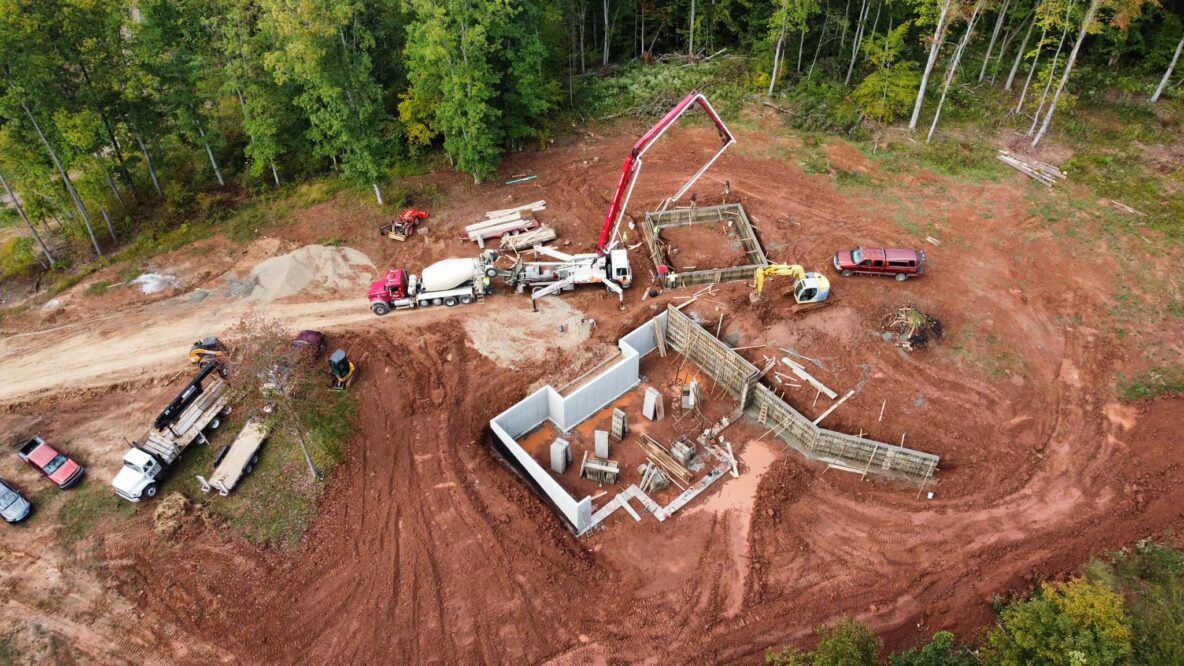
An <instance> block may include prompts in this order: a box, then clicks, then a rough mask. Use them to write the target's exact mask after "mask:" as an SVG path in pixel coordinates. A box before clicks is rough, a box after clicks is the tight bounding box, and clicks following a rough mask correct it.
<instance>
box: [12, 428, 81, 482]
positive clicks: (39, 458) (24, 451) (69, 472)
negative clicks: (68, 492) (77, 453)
mask: <svg viewBox="0 0 1184 666" xmlns="http://www.w3.org/2000/svg"><path fill="white" fill-rule="evenodd" d="M17 455H18V456H20V458H21V460H24V461H25V462H27V463H29V464H30V465H32V466H33V467H35V468H36V469H37V471H39V472H41V473H42V474H44V475H45V476H46V478H48V479H49V480H50V481H53V482H54V483H56V484H58V487H59V488H62V489H65V488H69V487H70V486H72V485H74V484H76V483H78V481H79V480H80V479H81V478H82V475H83V474H85V473H86V470H84V469H83V468H82V465H79V464H78V463H76V462H74V461H73V460H70V458H69V457H67V456H66V454H64V453H58V451H57V450H56V449H54V448H53V447H52V446H50V445H49V444H46V443H45V440H44V439H41V438H40V437H34V438H33V439H30V440H29V442H28V443H27V444H25V445H24V446H22V447H21V448H20V450H19V451H17Z"/></svg>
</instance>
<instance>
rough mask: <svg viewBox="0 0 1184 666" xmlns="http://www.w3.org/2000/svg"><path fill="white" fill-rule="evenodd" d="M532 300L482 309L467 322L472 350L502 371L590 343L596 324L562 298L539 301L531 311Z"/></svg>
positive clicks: (466, 329)
mask: <svg viewBox="0 0 1184 666" xmlns="http://www.w3.org/2000/svg"><path fill="white" fill-rule="evenodd" d="M529 301H530V299H521V300H518V301H517V303H516V304H514V305H506V306H499V307H497V308H493V309H485V308H483V309H481V310H478V312H479V313H480V314H479V315H478V314H477V313H474V314H473V316H467V317H465V319H464V324H463V325H464V328H465V332H466V333H468V334H469V340H471V341H472V343H473V348H474V349H476V350H477V351H478V352H480V353H481V355H482V356H485V357H486V358H488V359H489V360H491V361H493V362H494V363H496V364H498V365H500V366H502V367H503V368H515V367H518V366H519V365H521V364H522V363H529V362H534V361H541V360H543V359H544V358H547V357H548V355H551V354H552V353H554V350H555V348H559V349H573V348H575V347H578V346H580V345H582V344H583V343H584V342H585V341H587V340H588V337H589V335H591V333H592V328H593V327H594V326H595V325H596V324H595V322H594V321H592V320H591V319H588V318H587V317H585V316H584V315H583V313H581V312H580V311H579V310H577V309H575V308H573V307H572V306H571V305H570V304H569V303H568V302H567V301H565V300H563V299H562V298H556V297H551V298H544V299H541V300H539V302H538V306H539V311H538V312H531V309H530V304H529Z"/></svg>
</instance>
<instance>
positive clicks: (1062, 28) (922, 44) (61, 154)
mask: <svg viewBox="0 0 1184 666" xmlns="http://www.w3.org/2000/svg"><path fill="white" fill-rule="evenodd" d="M1173 2H1174V3H1175V4H1172V3H1173ZM1182 11H1184V10H1182V8H1181V6H1180V5H1179V2H1178V0H1163V2H1162V4H1161V2H1160V1H1159V0H713V1H712V2H703V0H671V1H660V0H599V1H598V2H597V1H592V0H561V1H559V2H540V1H537V0H372V1H371V2H361V1H360V0H0V85H2V88H0V177H2V179H0V186H2V188H3V191H4V192H6V193H7V194H8V195H9V196H10V198H12V199H15V200H18V201H19V202H21V204H23V205H22V206H20V207H19V208H18V209H15V212H16V214H17V215H19V216H20V219H21V220H23V222H24V223H25V224H27V225H28V227H29V229H30V230H31V231H32V233H33V234H34V235H37V234H38V233H40V234H44V235H49V234H58V235H67V236H69V235H73V236H74V237H76V238H77V239H79V240H80V241H81V242H84V243H86V244H87V245H89V246H91V247H92V248H93V250H94V252H95V253H96V254H100V255H101V254H102V247H101V239H102V238H104V235H105V234H109V235H110V237H111V239H112V240H113V241H114V239H115V235H116V225H113V223H112V217H117V216H118V215H121V214H126V211H128V210H130V209H131V208H133V207H134V206H135V202H138V201H146V200H150V199H152V198H156V199H157V200H161V199H163V200H179V199H184V198H185V197H186V196H192V194H193V192H195V191H197V190H200V189H208V188H212V187H222V186H225V184H226V182H227V180H228V179H231V178H234V179H238V180H239V181H241V182H246V183H248V184H249V185H250V186H252V187H262V186H264V185H270V186H279V185H281V184H282V183H285V182H291V181H297V180H301V179H304V178H306V177H308V176H310V175H313V174H319V173H324V172H325V171H329V170H332V171H336V172H338V173H340V174H341V175H342V176H343V177H344V178H346V179H347V180H349V181H350V182H353V183H355V184H358V185H362V186H365V187H368V188H371V189H372V190H373V193H374V196H375V198H376V200H377V201H378V203H379V204H382V203H383V190H382V183H383V182H385V181H386V180H388V179H389V175H390V174H391V173H392V171H391V170H392V169H397V168H398V165H399V163H400V162H401V161H403V160H405V159H407V158H408V157H410V156H415V155H416V154H417V153H419V152H421V151H424V150H438V151H441V152H442V154H443V155H445V156H446V157H447V159H448V161H449V163H450V164H451V165H453V166H454V167H455V168H456V169H458V170H460V171H463V172H465V173H468V174H471V175H472V176H473V177H474V178H475V179H477V180H481V179H482V178H484V177H486V176H488V175H489V174H490V173H492V171H493V170H494V169H495V168H496V167H497V164H498V162H499V159H500V157H501V155H502V154H503V153H504V152H505V151H506V150H511V149H514V148H518V147H523V146H528V145H532V143H533V144H535V145H537V144H540V143H542V142H545V141H546V140H548V139H549V138H550V137H551V136H552V135H553V134H554V133H555V132H556V131H557V129H556V128H559V127H562V126H563V123H562V122H561V121H563V120H566V119H569V118H577V119H580V118H586V117H587V116H588V114H587V110H588V109H590V108H604V107H605V106H606V105H607V106H611V104H612V101H611V100H608V101H607V102H606V100H605V99H602V97H603V96H605V95H611V94H612V91H613V88H612V87H611V86H605V85H596V82H597V81H603V80H605V79H604V77H606V76H607V77H611V76H612V74H613V72H614V71H615V70H616V68H619V67H621V66H622V65H627V66H628V67H629V68H637V67H647V66H652V65H651V63H655V62H656V61H664V62H671V61H673V62H677V63H680V65H681V64H687V65H689V64H691V63H694V62H696V61H702V60H707V59H711V58H712V57H716V58H723V57H731V58H737V57H738V58H739V60H740V62H741V65H740V68H739V76H738V80H733V81H732V82H731V83H732V85H741V86H744V87H745V88H746V90H747V91H748V92H749V93H751V94H767V95H770V96H772V95H777V94H781V93H783V92H785V91H790V90H795V89H798V88H799V87H800V86H801V84H802V82H808V83H810V84H811V85H818V84H819V82H822V83H824V84H825V86H826V88H827V90H829V91H831V92H832V93H833V91H834V90H836V89H838V90H840V91H841V94H842V96H843V99H844V103H845V104H846V105H848V108H852V109H855V110H856V111H857V118H856V120H857V122H872V123H893V122H902V123H903V122H907V124H908V127H909V128H911V129H914V130H917V131H918V132H919V133H920V134H923V135H924V136H925V138H927V139H932V138H933V137H934V133H935V130H936V128H937V127H938V125H939V122H940V119H941V114H942V110H943V107H944V106H945V105H946V104H947V101H948V100H951V99H956V98H957V97H958V94H959V93H958V92H957V91H958V90H959V88H960V87H965V86H967V85H970V86H992V87H994V88H996V89H1002V90H1005V91H1010V96H1009V97H1007V99H1008V100H1010V101H1008V102H1007V103H1008V104H1009V105H1014V110H1013V112H1014V113H1015V114H1017V115H1018V116H1022V117H1023V118H1025V119H1030V121H1031V122H1030V124H1029V125H1028V127H1027V128H1026V129H1027V134H1028V135H1029V136H1030V137H1031V141H1032V143H1033V145H1036V144H1038V143H1039V142H1040V141H1041V140H1042V138H1043V137H1045V136H1046V135H1047V133H1048V131H1049V129H1050V127H1051V126H1052V124H1053V119H1054V118H1055V117H1056V112H1057V110H1058V109H1064V108H1065V107H1066V106H1067V105H1069V104H1072V103H1073V102H1074V101H1075V97H1074V95H1073V89H1074V88H1073V85H1072V81H1073V72H1074V70H1075V68H1079V67H1080V66H1081V65H1082V63H1086V64H1089V65H1090V66H1100V67H1106V68H1112V69H1115V70H1121V71H1126V72H1129V73H1130V74H1131V76H1132V78H1133V79H1136V80H1139V81H1146V82H1147V84H1146V86H1145V87H1146V88H1147V90H1146V91H1145V93H1144V94H1145V96H1146V97H1147V98H1148V100H1149V101H1151V102H1153V101H1155V100H1158V99H1159V98H1161V97H1162V96H1164V95H1170V94H1171V92H1172V91H1174V90H1175V89H1176V88H1177V86H1178V85H1179V84H1178V83H1177V78H1178V77H1175V76H1174V75H1173V73H1174V68H1175V66H1176V63H1177V61H1178V60H1179V57H1180V52H1181V48H1182V47H1184V21H1182V20H1181V14H1182ZM1156 81H1158V85H1154V83H1155V82H1156ZM661 110H664V109H658V108H655V109H654V111H661ZM14 193H15V194H14ZM5 212H6V213H7V212H8V211H5ZM51 221H52V222H53V223H55V224H56V227H57V229H56V230H54V228H53V227H51V226H50V224H49V223H50V222H51ZM37 240H38V242H41V240H42V239H41V238H40V236H38V238H37ZM41 245H42V247H43V254H44V255H45V259H46V260H48V261H50V262H51V261H53V259H54V257H53V255H52V249H51V247H52V245H53V244H52V243H50V244H45V243H41Z"/></svg>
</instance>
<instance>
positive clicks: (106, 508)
mask: <svg viewBox="0 0 1184 666" xmlns="http://www.w3.org/2000/svg"><path fill="white" fill-rule="evenodd" d="M62 492H66V493H69V496H68V499H67V500H66V502H65V503H64V504H62V506H61V507H60V508H59V509H58V521H59V522H60V523H61V529H60V530H59V531H58V538H59V539H60V540H61V541H62V542H63V543H64V544H66V545H72V544H74V543H77V542H78V541H80V540H82V539H83V538H85V537H86V536H88V535H89V534H90V533H91V532H92V531H93V530H94V529H95V528H96V527H98V526H99V525H101V524H102V523H103V522H104V521H108V520H111V521H115V522H122V521H124V520H127V519H128V518H130V517H131V515H132V514H133V513H135V511H136V507H135V505H134V504H132V503H131V502H128V501H126V500H123V499H120V498H119V496H117V495H116V494H115V493H114V492H112V491H111V489H110V488H108V487H107V486H106V485H105V484H102V483H99V482H97V481H95V480H94V479H86V480H84V481H83V482H82V485H81V486H79V487H77V488H74V489H71V490H68V491H62Z"/></svg>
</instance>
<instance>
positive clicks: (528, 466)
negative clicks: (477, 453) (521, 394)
mask: <svg viewBox="0 0 1184 666" xmlns="http://www.w3.org/2000/svg"><path fill="white" fill-rule="evenodd" d="M654 322H657V324H658V326H661V327H662V329H663V330H665V326H666V313H665V312H663V313H661V314H660V315H658V316H657V317H655V318H654V319H650V320H647V321H646V322H645V323H644V324H642V325H641V326H639V327H638V328H636V329H634V330H633V331H631V332H630V333H629V334H628V335H626V336H625V337H623V338H621V339H620V340H618V341H617V345H618V346H619V347H620V348H621V360H619V361H617V362H616V363H614V364H612V365H611V366H609V367H608V368H607V369H605V370H604V371H602V372H601V373H600V374H598V375H596V376H595V377H593V378H591V379H590V380H588V382H587V383H585V384H584V385H583V386H581V387H580V388H578V389H576V390H575V391H572V392H571V393H570V394H569V395H567V396H564V395H561V394H560V393H559V392H558V391H556V390H555V389H554V388H552V387H551V386H550V385H548V386H544V387H543V388H541V389H539V390H538V391H535V392H534V393H532V394H530V395H529V396H527V397H526V398H524V399H522V400H521V401H519V402H518V403H515V404H514V405H513V406H512V407H510V408H509V409H507V410H506V411H504V412H502V413H501V414H498V415H497V416H495V417H494V418H493V419H492V420H490V422H489V426H490V428H491V429H492V430H493V434H494V436H495V437H497V438H498V440H500V441H501V443H502V444H503V445H504V447H505V448H506V450H508V451H509V453H510V455H511V456H512V457H513V458H514V461H515V462H516V463H518V465H519V466H520V469H521V470H522V471H523V472H525V473H526V474H527V475H529V476H530V477H531V479H532V480H533V481H534V483H535V484H536V486H537V487H538V488H539V489H540V490H541V491H542V492H543V493H544V494H546V496H547V497H548V499H550V501H551V502H552V503H553V504H554V506H555V507H556V508H557V509H558V510H559V512H560V513H561V514H563V517H564V518H566V519H567V521H568V522H569V523H570V524H571V525H572V527H573V528H574V529H575V531H576V533H577V534H582V533H584V532H585V531H587V529H588V528H589V527H591V525H592V498H591V497H585V498H584V499H582V500H579V501H577V500H576V499H575V498H574V497H572V496H571V495H570V494H569V493H568V492H567V491H566V490H564V489H563V488H562V487H561V486H560V485H559V483H558V482H557V481H556V480H555V478H554V477H552V476H551V474H550V472H548V471H547V470H546V469H544V468H543V466H542V465H540V464H539V463H538V462H536V461H535V460H534V458H532V457H531V455H530V454H529V453H528V452H527V451H526V450H525V449H523V448H522V446H521V445H519V444H518V441H517V438H518V437H521V436H522V435H525V434H526V433H528V432H530V431H531V430H534V429H535V428H537V427H539V426H541V425H542V424H543V422H544V421H550V422H551V423H552V424H554V425H555V427H556V428H557V429H558V430H560V431H561V432H565V433H566V432H569V431H571V429H572V428H575V427H576V426H577V425H579V424H580V423H583V422H584V421H585V420H587V419H588V418H589V417H591V416H592V415H593V414H595V413H597V412H599V411H600V410H601V409H604V408H605V407H607V406H608V405H610V404H611V403H612V402H613V401H614V400H616V399H617V398H619V397H621V396H622V395H624V394H625V393H626V392H628V391H629V390H630V389H632V388H634V387H635V386H637V384H638V382H639V381H640V377H639V369H640V367H641V358H642V357H643V356H645V355H646V354H648V353H650V352H652V351H654V350H655V349H657V347H658V342H657V333H656V331H655V330H654Z"/></svg>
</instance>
